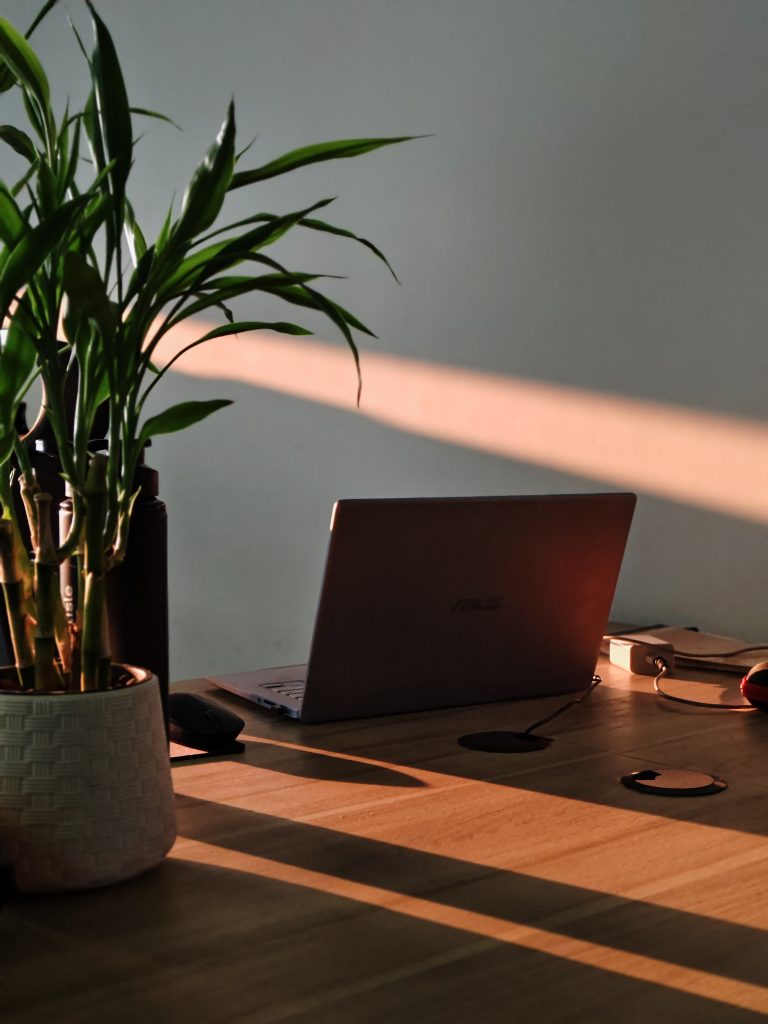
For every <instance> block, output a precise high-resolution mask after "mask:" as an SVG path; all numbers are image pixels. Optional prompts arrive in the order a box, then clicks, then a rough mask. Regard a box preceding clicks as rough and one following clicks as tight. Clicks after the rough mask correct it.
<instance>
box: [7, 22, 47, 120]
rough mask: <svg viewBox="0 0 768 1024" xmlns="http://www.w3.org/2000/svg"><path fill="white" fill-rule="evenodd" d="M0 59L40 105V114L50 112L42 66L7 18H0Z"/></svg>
mask: <svg viewBox="0 0 768 1024" xmlns="http://www.w3.org/2000/svg"><path fill="white" fill-rule="evenodd" d="M0 57H2V58H3V60H4V61H5V62H6V64H7V65H8V67H9V68H10V69H11V71H12V72H13V74H14V75H15V76H16V79H17V80H18V82H19V83H20V84H21V85H22V87H23V88H25V89H27V90H28V91H29V92H30V93H32V95H33V96H34V97H35V99H36V100H37V102H38V103H39V104H40V108H41V112H42V111H48V110H50V87H49V85H48V79H47V78H46V75H45V71H43V65H42V64H41V63H40V60H39V58H38V56H37V54H36V53H35V51H34V50H33V49H32V47H31V46H30V45H29V43H28V42H27V40H26V39H25V38H24V36H23V35H22V34H21V33H20V32H19V31H18V29H16V28H15V27H14V26H13V25H12V24H11V23H10V21H8V20H7V18H2V17H0Z"/></svg>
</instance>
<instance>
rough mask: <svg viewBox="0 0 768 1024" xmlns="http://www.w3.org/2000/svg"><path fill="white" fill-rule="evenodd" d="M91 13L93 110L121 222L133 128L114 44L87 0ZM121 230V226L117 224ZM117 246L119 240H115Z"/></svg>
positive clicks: (105, 27) (129, 165) (116, 215)
mask: <svg viewBox="0 0 768 1024" xmlns="http://www.w3.org/2000/svg"><path fill="white" fill-rule="evenodd" d="M86 2H87V3H88V9H89V10H90V12H91V20H92V21H93V31H94V37H95V40H96V45H95V48H94V51H93V60H92V66H93V79H94V86H95V92H96V111H97V114H98V118H99V123H100V128H101V136H102V139H103V144H104V151H105V153H106V156H107V158H108V159H109V160H110V161H114V166H113V168H112V170H111V172H110V175H109V180H110V188H111V191H112V194H113V195H114V197H115V201H116V202H115V217H116V220H117V221H121V220H122V199H123V196H124V195H125V184H126V181H127V180H128V174H129V172H130V169H131V155H132V152H133V128H132V126H131V112H130V107H129V104H128V94H127V92H126V88H125V82H124V80H123V73H122V71H121V69H120V61H119V60H118V56H117V51H116V49H115V44H114V43H113V41H112V36H111V35H110V34H109V30H108V29H107V26H106V25H105V24H104V22H103V21H102V20H101V18H100V17H99V16H98V14H97V13H96V11H95V10H94V7H93V4H91V3H90V0H86ZM118 226H120V227H121V225H118ZM118 243H119V240H118Z"/></svg>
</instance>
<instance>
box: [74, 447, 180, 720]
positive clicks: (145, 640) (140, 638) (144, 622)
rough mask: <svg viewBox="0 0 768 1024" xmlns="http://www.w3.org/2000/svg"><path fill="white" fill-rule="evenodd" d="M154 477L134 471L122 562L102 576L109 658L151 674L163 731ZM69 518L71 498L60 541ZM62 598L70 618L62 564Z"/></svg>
mask: <svg viewBox="0 0 768 1024" xmlns="http://www.w3.org/2000/svg"><path fill="white" fill-rule="evenodd" d="M158 484H159V480H158V473H157V470H156V469H152V468H151V467H150V466H147V465H145V464H144V463H143V462H142V464H141V465H140V466H139V467H138V469H137V470H136V477H135V479H134V487H140V488H141V489H140V491H139V496H138V497H137V499H136V501H135V503H134V506H133V513H132V515H131V523H130V527H129V529H128V549H127V551H126V555H125V558H124V559H123V561H122V562H121V563H120V564H119V565H117V566H116V567H115V568H114V569H111V570H110V571H109V572H108V573H107V578H106V585H107V612H108V616H109V644H110V651H111V655H112V660H113V661H115V662H119V663H121V664H123V665H135V666H138V667H140V668H146V669H149V670H150V671H151V672H154V673H155V675H156V676H157V678H158V680H159V683H160V696H161V699H162V703H163V718H164V720H165V723H166V730H167V727H168V680H169V665H168V514H167V511H166V507H165V502H164V501H162V500H161V499H160V498H159V497H158ZM71 516H72V502H71V499H69V498H65V500H64V501H63V502H62V503H61V505H60V506H59V531H60V536H61V537H64V536H65V534H66V531H67V529H68V527H69V522H70V520H71ZM60 578H61V594H62V598H63V600H64V608H65V610H66V612H67V616H68V617H69V618H70V620H71V619H73V618H74V617H75V614H76V607H77V587H78V583H79V576H78V567H77V562H76V560H75V559H70V560H69V561H68V562H65V563H64V564H63V565H62V566H61V577H60Z"/></svg>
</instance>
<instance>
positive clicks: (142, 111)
mask: <svg viewBox="0 0 768 1024" xmlns="http://www.w3.org/2000/svg"><path fill="white" fill-rule="evenodd" d="M131 113H132V114H138V115H139V117H154V118H156V120H158V121H165V123H166V124H170V125H173V127H174V128H178V130H179V131H180V132H181V131H183V130H184V129H183V128H182V127H181V125H180V124H176V122H175V121H174V120H173V119H172V118H170V117H166V115H165V114H159V113H158V112H157V111H156V110H147V108H146V107H131Z"/></svg>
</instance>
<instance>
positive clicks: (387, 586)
mask: <svg viewBox="0 0 768 1024" xmlns="http://www.w3.org/2000/svg"><path fill="white" fill-rule="evenodd" d="M635 502H636V498H635V495H634V494H577V495H546V496H534V497H528V496H526V497H481V498H408V499H400V498H388V499H350V500H342V501H339V502H337V504H336V507H335V511H334V516H333V519H332V524H331V538H330V544H329V549H328V556H327V561H326V567H325V575H324V579H323V585H322V591H321V595H320V601H319V606H318V611H317V616H316V620H315V629H314V635H313V640H312V648H311V653H310V658H309V669H308V676H307V685H306V691H305V695H304V700H303V705H302V710H301V719H302V721H309V722H312V721H330V720H335V719H344V718H359V717H365V716H368V715H380V714H392V713H398V712H406V711H416V710H422V709H428V708H439V707H451V706H456V705H462V704H479V703H486V702H489V701H502V700H511V699H514V698H518V697H535V696H544V695H548V694H562V693H571V692H574V691H577V690H581V689H586V687H587V686H588V685H589V682H590V680H591V676H592V673H593V671H594V667H595V663H596V660H597V656H598V652H599V647H600V641H601V638H602V635H603V629H604V627H605V623H606V621H607V619H608V615H609V611H610V607H611V601H612V599H613V593H614V589H615V586H616V581H617V578H618V573H619V568H620V565H621V559H622V556H623V553H624V547H625V544H626V540H627V535H628V532H629V527H630V523H631V520H632V514H633V511H634V507H635Z"/></svg>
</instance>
